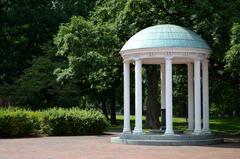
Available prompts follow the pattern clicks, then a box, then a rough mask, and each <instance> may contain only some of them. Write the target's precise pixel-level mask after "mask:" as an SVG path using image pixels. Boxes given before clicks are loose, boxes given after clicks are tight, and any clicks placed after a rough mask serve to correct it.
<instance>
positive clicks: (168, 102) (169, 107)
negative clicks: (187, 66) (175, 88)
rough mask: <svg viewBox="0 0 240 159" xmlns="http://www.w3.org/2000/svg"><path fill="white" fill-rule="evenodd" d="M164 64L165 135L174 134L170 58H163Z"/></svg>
mask: <svg viewBox="0 0 240 159" xmlns="http://www.w3.org/2000/svg"><path fill="white" fill-rule="evenodd" d="M165 64H166V66H165V67H166V68H165V69H166V130H165V135H174V132H173V122H172V116H173V115H172V114H173V113H172V58H171V57H166V58H165Z"/></svg>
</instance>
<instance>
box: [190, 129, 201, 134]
mask: <svg viewBox="0 0 240 159" xmlns="http://www.w3.org/2000/svg"><path fill="white" fill-rule="evenodd" d="M192 134H193V135H201V134H202V131H201V130H194V131H193V133H192Z"/></svg>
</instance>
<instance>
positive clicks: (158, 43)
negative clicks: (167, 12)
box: [121, 24, 210, 51]
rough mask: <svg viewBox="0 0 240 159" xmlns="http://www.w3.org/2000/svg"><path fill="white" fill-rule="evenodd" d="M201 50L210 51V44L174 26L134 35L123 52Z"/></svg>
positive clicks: (160, 26)
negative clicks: (140, 50) (150, 49)
mask: <svg viewBox="0 0 240 159" xmlns="http://www.w3.org/2000/svg"><path fill="white" fill-rule="evenodd" d="M172 47H178V48H199V49H209V50H210V48H209V46H208V44H207V43H206V42H205V41H204V40H203V39H202V38H201V37H200V36H198V35H197V34H196V33H194V32H192V31H191V30H189V29H187V28H184V27H181V26H177V25H172V24H163V25H156V26H152V27H148V28H146V29H143V30H141V31H140V32H138V33H136V34H135V35H133V36H132V37H131V38H130V39H129V40H128V41H127V42H126V44H125V45H124V46H123V48H122V49H121V51H125V50H131V49H142V48H172Z"/></svg>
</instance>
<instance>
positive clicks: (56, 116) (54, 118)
mask: <svg viewBox="0 0 240 159" xmlns="http://www.w3.org/2000/svg"><path fill="white" fill-rule="evenodd" d="M43 120H44V123H45V125H48V126H49V129H48V130H49V131H50V132H48V134H51V135H86V134H100V133H101V132H102V131H103V130H104V129H105V128H106V127H107V125H108V123H107V121H106V119H105V117H104V116H103V115H102V114H101V113H100V112H98V111H95V110H79V109H76V108H72V109H69V110H67V111H66V110H65V109H61V108H59V109H56V108H55V109H50V110H47V111H45V113H44V119H43Z"/></svg>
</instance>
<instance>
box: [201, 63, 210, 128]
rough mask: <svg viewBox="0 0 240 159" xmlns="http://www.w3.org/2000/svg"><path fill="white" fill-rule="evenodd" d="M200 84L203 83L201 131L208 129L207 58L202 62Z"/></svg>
mask: <svg viewBox="0 0 240 159" xmlns="http://www.w3.org/2000/svg"><path fill="white" fill-rule="evenodd" d="M202 85H203V94H202V95H203V132H204V133H210V130H209V90H208V59H205V60H203V62H202Z"/></svg>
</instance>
